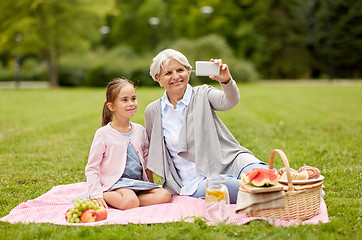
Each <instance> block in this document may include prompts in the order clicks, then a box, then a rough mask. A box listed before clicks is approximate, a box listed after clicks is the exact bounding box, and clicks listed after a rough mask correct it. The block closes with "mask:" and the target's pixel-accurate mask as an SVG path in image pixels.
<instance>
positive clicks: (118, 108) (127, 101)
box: [107, 84, 138, 119]
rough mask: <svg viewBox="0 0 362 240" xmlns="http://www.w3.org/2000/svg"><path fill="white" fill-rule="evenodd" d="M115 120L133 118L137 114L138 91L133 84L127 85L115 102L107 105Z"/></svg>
mask: <svg viewBox="0 0 362 240" xmlns="http://www.w3.org/2000/svg"><path fill="white" fill-rule="evenodd" d="M107 106H108V108H109V109H110V110H111V111H112V112H113V114H114V116H115V118H117V119H120V118H131V117H133V116H134V115H135V114H136V111H137V108H138V103H137V97H136V90H135V89H134V87H133V86H132V85H131V84H125V85H124V86H123V87H122V88H121V90H120V91H119V94H118V96H117V97H116V99H115V100H114V102H112V103H111V102H109V103H107Z"/></svg>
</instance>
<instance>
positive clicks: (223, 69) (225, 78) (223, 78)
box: [209, 59, 231, 84]
mask: <svg viewBox="0 0 362 240" xmlns="http://www.w3.org/2000/svg"><path fill="white" fill-rule="evenodd" d="M210 62H214V63H216V64H218V65H219V67H220V74H219V76H209V78H210V79H212V80H215V81H218V82H220V83H223V84H226V83H228V82H229V81H230V79H231V74H230V71H229V68H228V66H227V65H226V64H223V63H222V60H221V59H211V60H210Z"/></svg>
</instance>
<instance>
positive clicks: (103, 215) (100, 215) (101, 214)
mask: <svg viewBox="0 0 362 240" xmlns="http://www.w3.org/2000/svg"><path fill="white" fill-rule="evenodd" d="M96 215H97V220H96V221H102V220H105V219H107V209H105V208H101V209H99V210H97V211H96Z"/></svg>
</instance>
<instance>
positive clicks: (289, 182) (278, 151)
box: [269, 149, 294, 191]
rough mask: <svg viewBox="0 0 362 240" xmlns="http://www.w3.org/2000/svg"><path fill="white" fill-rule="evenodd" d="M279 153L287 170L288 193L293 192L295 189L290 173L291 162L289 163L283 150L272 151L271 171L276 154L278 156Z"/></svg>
mask: <svg viewBox="0 0 362 240" xmlns="http://www.w3.org/2000/svg"><path fill="white" fill-rule="evenodd" d="M277 153H278V154H279V155H280V157H281V158H282V160H283V163H284V166H285V169H286V173H287V179H288V191H292V190H293V189H294V188H293V182H292V175H291V173H290V167H289V161H288V158H287V156H286V155H285V153H284V152H283V151H282V150H280V149H274V150H273V151H272V153H271V154H270V157H269V169H273V163H274V157H275V154H277Z"/></svg>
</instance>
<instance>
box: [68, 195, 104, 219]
mask: <svg viewBox="0 0 362 240" xmlns="http://www.w3.org/2000/svg"><path fill="white" fill-rule="evenodd" d="M87 209H94V210H99V209H101V207H100V206H99V205H98V203H97V201H96V200H91V199H89V198H87V199H76V200H75V202H74V204H73V208H71V209H69V210H68V211H67V213H66V214H65V219H66V221H67V222H69V223H81V222H82V221H81V220H80V217H81V216H82V214H83V212H84V211H85V210H87Z"/></svg>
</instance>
